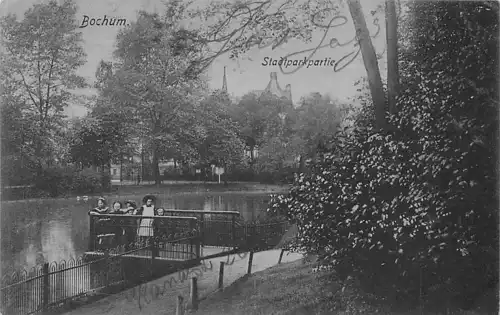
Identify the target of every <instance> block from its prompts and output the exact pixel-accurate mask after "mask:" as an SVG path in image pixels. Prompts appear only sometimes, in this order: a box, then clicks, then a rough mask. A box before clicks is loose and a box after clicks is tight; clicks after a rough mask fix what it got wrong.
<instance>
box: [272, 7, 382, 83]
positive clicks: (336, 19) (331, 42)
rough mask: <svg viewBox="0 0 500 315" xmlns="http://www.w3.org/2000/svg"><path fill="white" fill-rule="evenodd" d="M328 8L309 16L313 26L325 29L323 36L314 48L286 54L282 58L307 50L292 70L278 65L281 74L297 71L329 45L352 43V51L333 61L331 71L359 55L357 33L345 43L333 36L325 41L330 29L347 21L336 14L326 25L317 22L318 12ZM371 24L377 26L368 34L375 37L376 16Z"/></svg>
mask: <svg viewBox="0 0 500 315" xmlns="http://www.w3.org/2000/svg"><path fill="white" fill-rule="evenodd" d="M328 10H331V9H325V10H322V11H318V12H316V13H315V14H314V15H313V16H312V18H311V22H312V23H313V24H314V25H315V26H317V27H319V28H322V29H325V31H324V33H323V36H322V38H321V40H320V42H319V43H318V45H317V46H316V47H314V48H310V49H305V50H301V51H298V52H294V53H291V54H288V55H286V56H285V57H284V58H285V59H288V58H289V57H293V56H296V55H300V54H304V53H308V52H309V56H307V57H304V62H303V63H299V64H297V67H296V68H295V69H294V70H291V71H289V72H285V71H283V67H282V65H280V70H281V72H282V73H283V74H292V73H295V72H297V71H298V70H300V69H301V68H302V67H304V65H305V64H306V61H309V60H311V59H312V57H314V55H315V54H316V53H317V52H318V51H319V50H321V49H323V48H328V47H329V48H331V49H334V48H337V47H344V46H347V45H351V44H352V45H353V48H354V51H352V52H350V53H348V54H347V55H345V56H343V57H342V58H340V59H339V60H337V61H336V62H335V65H334V67H333V71H335V72H339V71H340V70H342V69H344V68H345V67H347V66H348V65H349V64H351V63H352V62H353V61H354V60H355V59H356V57H358V55H359V53H360V51H361V47H360V45H359V42H358V40H357V35H355V36H354V37H353V38H352V39H351V40H349V41H347V42H345V43H341V42H339V40H338V39H337V38H335V37H332V38H330V40H329V41H328V43H325V42H326V41H325V39H326V37H327V34H328V32H329V31H330V29H332V28H335V27H339V26H342V25H344V24H346V23H347V22H348V19H347V18H346V17H345V16H343V15H337V16H335V17H333V18H332V19H331V20H330V22H328V24H326V25H325V24H322V23H321V22H319V21H317V20H316V17H317V16H318V15H319V14H320V13H325V12H326V13H327V11H328ZM373 25H375V26H376V27H377V31H376V32H375V34H374V35H370V37H371V38H375V37H377V36H378V34H379V33H380V25H379V21H378V18H375V19H374V20H373Z"/></svg>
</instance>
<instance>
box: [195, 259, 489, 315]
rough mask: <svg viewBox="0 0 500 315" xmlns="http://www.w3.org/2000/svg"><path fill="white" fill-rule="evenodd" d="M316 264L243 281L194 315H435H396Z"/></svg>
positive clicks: (471, 314) (408, 314) (454, 314)
mask: <svg viewBox="0 0 500 315" xmlns="http://www.w3.org/2000/svg"><path fill="white" fill-rule="evenodd" d="M314 267H315V263H314V262H305V261H304V260H298V261H295V262H291V263H286V264H282V265H278V266H275V267H272V268H269V269H267V270H264V271H261V272H257V273H255V274H252V275H250V276H245V277H243V278H241V279H239V280H237V281H236V282H234V283H233V284H231V285H230V286H229V287H227V288H225V289H224V291H222V292H217V293H215V294H213V295H212V296H209V297H208V298H206V299H205V300H204V301H203V302H202V303H201V304H200V307H199V310H198V311H197V312H196V314H204V315H219V314H227V315H232V314H234V315H236V314H245V315H261V314H287V315H306V314H307V315H310V314H318V315H319V314H321V315H326V314H336V315H347V314H387V315H421V314H429V315H437V314H445V313H435V312H429V311H425V310H423V311H422V310H420V309H418V310H403V311H396V310H394V308H392V307H391V305H390V304H388V303H384V302H383V301H382V300H377V299H374V298H373V297H372V296H370V295H367V294H364V293H363V292H362V290H360V289H359V288H358V287H356V285H355V284H354V282H352V281H349V280H348V281H346V282H342V281H340V280H339V278H338V277H337V274H336V272H335V271H320V272H316V273H313V272H312V269H313V268H314ZM460 314H462V315H465V314H468V315H483V314H493V313H491V312H484V311H479V310H474V311H463V310H455V311H448V312H447V315H460Z"/></svg>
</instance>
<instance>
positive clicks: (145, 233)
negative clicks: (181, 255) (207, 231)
mask: <svg viewBox="0 0 500 315" xmlns="http://www.w3.org/2000/svg"><path fill="white" fill-rule="evenodd" d="M89 216H90V227H89V230H90V231H89V251H95V250H103V249H106V248H115V247H117V246H121V245H125V246H126V245H127V244H133V243H136V242H142V241H144V240H147V239H149V238H152V237H153V238H156V239H164V240H165V239H177V238H179V235H183V234H185V233H191V232H193V231H199V230H200V226H199V223H198V219H197V218H194V217H181V216H140V215H117V214H94V213H90V214H89Z"/></svg>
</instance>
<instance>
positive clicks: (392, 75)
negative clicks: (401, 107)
mask: <svg viewBox="0 0 500 315" xmlns="http://www.w3.org/2000/svg"><path fill="white" fill-rule="evenodd" d="M385 26H386V27H385V29H386V38H387V95H388V103H389V113H391V114H395V113H396V97H397V95H398V92H399V70H398V33H397V30H398V20H397V16H396V4H395V3H394V0H385Z"/></svg>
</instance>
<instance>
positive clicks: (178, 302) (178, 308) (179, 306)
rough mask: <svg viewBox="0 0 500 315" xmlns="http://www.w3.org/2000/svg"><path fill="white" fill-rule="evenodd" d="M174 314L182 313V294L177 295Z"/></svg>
mask: <svg viewBox="0 0 500 315" xmlns="http://www.w3.org/2000/svg"><path fill="white" fill-rule="evenodd" d="M175 315H184V298H183V297H182V296H180V295H179V296H177V310H176V312H175Z"/></svg>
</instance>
